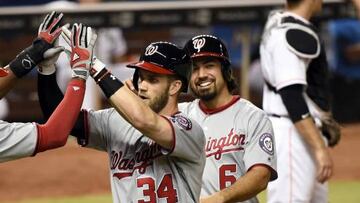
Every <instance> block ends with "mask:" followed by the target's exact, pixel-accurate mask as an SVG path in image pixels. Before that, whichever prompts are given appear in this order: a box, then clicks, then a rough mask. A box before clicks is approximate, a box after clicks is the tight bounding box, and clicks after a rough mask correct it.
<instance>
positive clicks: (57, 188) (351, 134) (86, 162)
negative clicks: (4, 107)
mask: <svg viewBox="0 0 360 203" xmlns="http://www.w3.org/2000/svg"><path fill="white" fill-rule="evenodd" d="M343 135H344V136H343V139H342V141H341V143H340V145H339V146H337V147H336V148H335V149H332V150H331V153H332V154H333V156H334V161H335V163H336V165H335V175H334V177H333V180H360V161H359V158H358V155H359V154H360V124H357V125H346V126H344V128H343ZM108 174H109V173H108V160H107V154H106V153H104V152H98V151H95V150H89V149H84V148H81V147H79V146H77V144H76V143H75V141H74V140H70V141H69V142H68V144H67V145H66V146H65V147H64V148H62V149H56V150H52V151H49V152H46V153H42V154H38V155H37V156H36V157H32V158H26V159H21V160H17V161H11V162H7V163H2V164H0V202H3V201H10V200H11V201H13V200H21V199H27V198H39V197H61V196H72V195H86V194H100V193H110V184H109V175H108Z"/></svg>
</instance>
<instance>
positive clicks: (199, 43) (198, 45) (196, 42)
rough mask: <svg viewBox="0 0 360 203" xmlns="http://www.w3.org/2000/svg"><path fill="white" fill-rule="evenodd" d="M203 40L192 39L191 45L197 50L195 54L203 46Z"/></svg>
mask: <svg viewBox="0 0 360 203" xmlns="http://www.w3.org/2000/svg"><path fill="white" fill-rule="evenodd" d="M205 42H206V40H205V38H198V39H194V41H193V45H194V49H197V52H200V49H201V48H202V47H203V46H204V45H205Z"/></svg>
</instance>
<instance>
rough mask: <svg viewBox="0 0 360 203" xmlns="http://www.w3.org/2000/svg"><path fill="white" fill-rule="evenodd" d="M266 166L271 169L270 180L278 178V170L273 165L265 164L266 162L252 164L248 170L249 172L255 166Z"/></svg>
mask: <svg viewBox="0 0 360 203" xmlns="http://www.w3.org/2000/svg"><path fill="white" fill-rule="evenodd" d="M259 166H260V167H265V168H267V169H269V171H270V173H271V175H270V181H273V180H276V179H277V178H278V174H277V172H276V170H275V169H273V168H272V167H271V166H269V165H267V164H264V163H257V164H254V165H252V166H251V167H250V168H249V169H248V170H247V172H249V171H250V170H251V169H253V168H254V167H259Z"/></svg>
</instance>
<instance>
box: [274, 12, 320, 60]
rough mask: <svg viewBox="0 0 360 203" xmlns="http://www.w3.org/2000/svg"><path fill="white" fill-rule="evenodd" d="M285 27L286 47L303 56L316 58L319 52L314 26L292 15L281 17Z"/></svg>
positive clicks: (282, 24)
mask: <svg viewBox="0 0 360 203" xmlns="http://www.w3.org/2000/svg"><path fill="white" fill-rule="evenodd" d="M281 27H283V28H284V29H285V41H286V45H287V48H288V49H289V50H290V51H292V52H293V53H295V54H296V55H298V56H300V57H303V58H310V59H312V58H316V57H318V56H319V54H320V40H319V36H318V34H317V33H316V30H315V27H314V26H313V25H311V24H309V23H305V22H303V21H301V20H299V19H296V18H294V17H292V16H285V17H283V18H282V19H281Z"/></svg>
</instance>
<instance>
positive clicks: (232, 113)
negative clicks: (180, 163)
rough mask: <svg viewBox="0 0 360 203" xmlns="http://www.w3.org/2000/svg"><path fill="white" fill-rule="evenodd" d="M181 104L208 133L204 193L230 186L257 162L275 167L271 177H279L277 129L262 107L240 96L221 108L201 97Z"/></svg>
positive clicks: (203, 183)
mask: <svg viewBox="0 0 360 203" xmlns="http://www.w3.org/2000/svg"><path fill="white" fill-rule="evenodd" d="M179 108H180V110H181V111H182V112H183V113H184V114H186V115H187V116H189V117H190V118H192V119H194V120H195V121H197V122H198V123H199V124H200V126H201V127H202V128H203V130H204V133H205V137H206V143H205V153H206V164H205V169H204V174H203V182H202V189H201V196H209V195H211V194H213V193H215V192H217V191H220V190H222V189H224V188H226V187H229V186H230V185H231V184H233V183H234V182H235V181H236V180H237V179H238V178H239V177H241V176H243V175H244V174H245V173H246V172H247V171H248V170H250V169H251V167H253V166H256V165H264V166H266V167H268V168H269V169H270V170H271V178H270V180H274V179H276V178H277V173H276V171H275V169H276V153H275V143H274V137H273V129H272V125H271V123H270V120H269V119H268V117H267V116H266V115H265V113H264V112H263V111H262V110H260V109H258V108H257V107H255V106H254V105H253V104H251V103H250V102H248V101H247V100H244V99H240V97H239V96H234V97H233V99H232V101H231V102H229V103H228V104H227V105H225V106H223V107H220V108H217V109H207V108H206V107H205V106H204V105H202V103H201V102H200V100H198V99H196V100H194V101H193V102H190V103H181V104H180V105H179ZM246 202H257V199H256V198H253V199H250V200H249V201H246Z"/></svg>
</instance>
